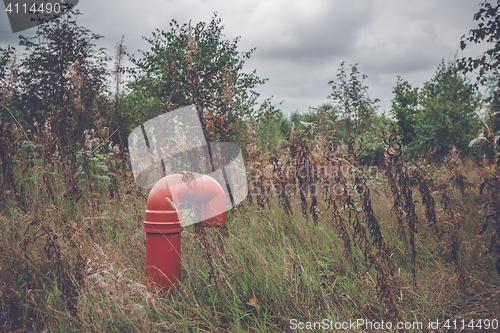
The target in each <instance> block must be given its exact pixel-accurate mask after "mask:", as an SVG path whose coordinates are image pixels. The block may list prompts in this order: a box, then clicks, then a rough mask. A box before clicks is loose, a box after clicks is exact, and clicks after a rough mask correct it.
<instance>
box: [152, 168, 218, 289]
mask: <svg viewBox="0 0 500 333" xmlns="http://www.w3.org/2000/svg"><path fill="white" fill-rule="evenodd" d="M184 175H185V172H182V171H181V172H178V173H176V174H173V175H168V176H166V177H163V178H162V179H160V180H159V181H158V182H157V183H156V184H155V186H153V188H152V189H151V191H150V193H149V196H148V201H147V206H146V214H145V218H144V231H145V232H146V275H147V276H148V279H149V280H150V282H153V283H156V284H158V285H159V286H160V287H162V288H163V289H164V290H168V289H169V288H170V287H171V285H172V284H175V283H176V282H177V281H179V280H180V278H181V232H182V230H183V227H182V224H181V219H180V216H181V214H180V212H179V210H178V209H177V207H180V204H183V203H186V202H190V203H193V204H194V205H196V206H197V207H198V208H201V211H202V216H201V217H200V221H202V223H203V225H204V226H212V227H221V226H225V225H226V218H227V216H226V195H225V193H224V190H223V189H222V187H221V186H220V184H219V183H218V182H217V181H216V180H215V179H213V178H212V177H210V176H207V175H199V174H194V179H192V180H191V181H189V182H188V181H185V180H183V176H184Z"/></svg>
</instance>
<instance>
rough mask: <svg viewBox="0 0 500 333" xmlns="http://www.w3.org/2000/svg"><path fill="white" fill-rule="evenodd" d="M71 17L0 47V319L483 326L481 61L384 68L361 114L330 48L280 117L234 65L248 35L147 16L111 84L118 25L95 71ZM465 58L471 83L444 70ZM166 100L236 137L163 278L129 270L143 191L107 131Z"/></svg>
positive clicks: (494, 290) (232, 326)
mask: <svg viewBox="0 0 500 333" xmlns="http://www.w3.org/2000/svg"><path fill="white" fill-rule="evenodd" d="M498 8H499V7H498V5H497V6H493V5H489V4H483V6H482V9H481V11H480V12H479V13H478V14H477V15H476V16H475V19H476V20H483V19H484V20H486V19H490V21H488V22H493V23H487V24H486V25H479V27H478V29H476V30H473V31H472V32H471V35H470V37H467V38H465V37H464V39H463V41H464V43H466V42H471V41H472V42H474V41H476V40H478V39H484V37H485V36H491V38H490V39H489V40H488V41H489V42H495V41H497V39H498V38H497V34H496V30H494V29H493V28H491V27H496V25H495V24H496V23H495V22H498V18H497V15H498V14H497V13H498ZM483 9H484V10H483ZM73 15H75V14H74V13H69V14H68V15H66V16H64V17H61V18H59V19H57V20H55V21H51V22H49V23H47V24H45V25H41V26H40V28H39V30H38V33H37V35H36V36H37V38H36V39H28V38H23V39H22V40H21V46H23V47H25V50H26V53H25V54H24V55H22V56H19V55H18V53H17V50H15V49H14V48H12V47H9V48H7V49H2V50H0V113H1V114H2V116H1V118H0V119H1V120H0V162H1V167H2V173H1V177H0V188H1V189H2V191H1V192H0V316H1V318H2V321H0V330H1V331H6V332H8V331H36V332H38V331H50V332H52V331H99V332H101V331H103V332H107V331H172V332H178V331H179V332H182V331H189V332H191V331H193V332H199V331H206V332H249V331H252V332H263V331H269V332H292V331H296V328H299V327H300V326H299V322H302V323H306V322H311V323H312V324H310V325H313V326H311V331H321V329H322V328H324V327H325V326H324V325H325V324H324V322H323V320H324V319H326V323H327V324H326V325H327V326H328V327H333V328H336V326H335V325H336V323H340V324H341V323H342V322H348V321H349V320H357V319H360V320H361V319H362V320H364V322H363V323H364V324H363V325H367V322H371V323H372V324H373V323H381V322H382V321H384V322H385V323H387V322H391V323H392V324H393V325H394V326H393V328H392V331H396V330H397V329H396V327H395V326H396V325H397V323H398V322H401V323H407V326H406V327H403V328H402V329H401V330H400V331H407V332H418V331H422V330H429V331H430V330H434V331H440V332H445V331H450V330H453V331H454V330H455V328H454V326H453V325H455V322H454V321H453V320H455V319H456V324H457V325H458V328H457V330H460V328H461V327H462V326H461V325H464V328H465V330H467V329H469V328H470V325H474V327H475V328H476V329H479V328H481V329H485V330H490V331H491V330H493V329H494V328H495V327H497V326H496V325H499V324H500V323H498V321H499V320H500V318H498V314H499V313H500V303H499V301H498V297H497V295H498V293H499V291H500V278H499V274H500V259H499V257H500V237H498V235H500V169H499V168H498V165H499V162H500V160H499V156H500V148H499V143H498V140H499V137H500V135H499V134H500V133H499V129H498V121H497V120H496V118H497V117H498V115H499V114H500V113H499V111H498V110H497V108H496V107H497V105H498V96H497V91H496V90H495V87H496V84H497V83H498V82H500V79H499V77H498V71H497V69H498V63H495V62H494V60H493V59H490V60H491V61H489V62H485V60H484V59H483V58H482V57H480V58H478V59H481V60H479V61H477V65H476V62H475V61H476V60H477V59H475V60H474V59H463V60H460V61H458V62H454V63H445V62H444V61H443V63H442V64H441V65H440V66H439V67H438V68H437V71H436V74H435V76H434V77H433V78H431V79H430V80H429V81H428V82H426V83H425V84H424V86H423V87H422V88H417V87H412V85H411V84H410V83H409V82H406V81H404V80H403V79H402V78H399V80H398V82H397V85H396V87H395V88H394V100H393V106H392V109H391V110H390V115H385V114H382V115H378V114H377V113H376V110H377V107H376V100H371V99H370V98H369V97H368V88H367V87H366V86H363V79H364V78H365V76H364V75H362V74H361V73H360V72H359V71H358V68H357V65H350V66H349V68H350V69H349V70H346V68H345V64H344V63H341V64H340V68H339V71H338V74H337V76H336V79H335V80H332V81H331V82H330V83H329V85H330V86H331V87H332V94H331V95H330V96H329V97H330V98H329V100H328V103H325V104H324V105H321V106H319V107H317V108H311V109H310V110H308V112H306V113H299V112H296V113H292V114H291V116H289V117H287V116H285V115H284V114H283V112H282V111H280V110H278V109H277V107H276V106H274V105H273V104H272V101H271V100H267V101H265V102H264V103H262V104H258V103H257V102H256V97H257V96H258V92H257V87H258V86H259V85H261V84H263V83H264V82H265V80H264V79H260V78H258V77H257V75H256V72H253V73H251V74H245V73H243V72H242V66H243V63H244V61H245V60H247V59H248V58H249V57H250V56H251V53H252V51H250V52H245V53H239V52H238V50H237V46H238V40H237V39H236V40H233V41H228V40H225V39H224V35H223V34H222V31H223V27H222V26H221V24H220V20H219V19H217V17H214V18H213V19H212V21H211V22H210V23H208V24H207V23H203V22H202V23H198V24H196V25H194V26H193V27H191V25H190V23H188V24H185V25H182V26H180V25H178V24H177V23H176V22H172V24H171V31H170V32H164V31H159V30H158V31H155V32H154V33H153V37H152V38H150V39H147V40H148V41H149V42H150V44H151V50H150V51H148V52H143V53H142V56H141V57H139V58H135V56H133V55H130V57H131V59H132V62H133V63H134V65H135V67H133V68H130V69H128V72H129V74H130V75H131V81H130V84H128V85H126V86H123V82H122V81H123V79H122V74H124V73H125V72H126V70H127V69H125V68H123V65H122V64H123V57H124V56H125V55H126V52H125V46H124V45H123V41H122V43H119V44H118V45H117V53H116V56H115V69H114V71H113V72H112V73H109V72H107V71H106V69H105V68H106V66H105V64H106V61H108V60H109V56H108V55H107V54H106V53H105V51H104V50H98V49H96V48H95V46H94V44H93V40H95V39H97V38H101V37H100V36H97V35H95V34H93V33H91V32H90V31H88V30H87V29H85V28H82V27H79V26H78V25H77V24H76V20H75V19H74V17H72V16H73ZM495 20H496V21H495ZM492 29H493V30H492ZM481 33H482V34H483V35H481ZM481 36H483V37H482V38H481ZM497 52H498V50H496V46H494V47H493V48H492V50H491V51H489V52H487V55H488V56H492V57H495V56H496V53H497ZM485 59H486V58H485ZM471 66H472V67H471ZM474 66H475V67H476V68H479V67H480V66H483V67H481V69H484V70H483V71H481V72H480V73H478V77H479V80H477V84H476V82H474V83H471V82H469V81H468V79H467V78H466V77H465V76H464V74H463V73H464V72H465V71H469V70H474ZM486 73H488V74H486ZM29 77H31V78H33V80H31V81H30V80H28V78H29ZM111 80H114V83H115V84H116V89H114V91H113V92H111V90H110V89H109V88H108V87H109V86H111V85H110V84H109V83H110V82H111ZM481 84H483V85H485V86H486V87H488V88H490V90H486V93H483V94H480V93H479V92H478V90H475V89H473V88H474V87H475V86H476V85H481ZM41 86H50V87H52V89H50V90H48V91H42V89H40V87H41ZM325 99H326V98H325ZM185 104H195V105H196V107H197V110H198V113H199V115H200V119H201V121H202V124H203V127H204V129H205V134H206V136H207V139H209V140H219V141H233V142H238V143H239V144H240V145H241V147H242V148H243V150H244V158H245V164H246V166H247V177H248V185H249V195H248V197H247V199H246V200H245V201H244V202H243V203H242V204H241V205H240V206H238V207H237V208H236V209H233V210H232V211H230V212H229V219H228V228H227V230H220V229H217V228H213V229H209V228H207V229H206V230H205V229H202V228H201V227H200V226H199V225H196V226H195V227H189V226H188V227H186V228H185V230H184V231H183V236H182V237H183V245H182V246H183V247H182V249H183V250H182V281H181V282H180V283H179V285H178V287H177V289H175V291H172V292H171V293H169V294H165V293H162V292H161V291H158V290H156V289H154V288H149V287H148V286H147V278H146V276H145V235H144V233H143V231H142V223H143V217H144V209H145V205H146V200H147V192H146V191H145V190H143V189H141V188H139V187H138V186H137V185H136V184H135V183H134V180H133V176H132V172H131V170H130V163H129V158H128V154H127V149H126V147H125V144H124V141H125V138H126V136H127V135H128V134H129V133H130V131H131V130H132V129H134V128H135V126H138V125H140V124H141V123H142V122H144V121H146V120H148V119H150V118H152V117H155V116H156V115H158V114H161V113H164V112H168V111H170V110H172V109H175V108H177V107H178V106H179V107H180V106H184V105H185ZM200 230H202V231H200ZM207 253H209V254H210V255H207ZM479 319H481V321H479ZM485 319H487V320H489V321H485ZM318 321H319V322H320V323H319V324H320V325H318V324H314V323H315V322H318ZM330 321H331V322H330ZM436 321H438V322H439V323H440V324H439V327H437V328H436V327H434V326H433V324H434V323H436ZM294 325H297V326H295V327H294ZM303 325H306V324H303ZM314 325H315V326H314ZM330 325H332V326H330ZM363 325H361V327H359V330H360V331H370V330H371V329H370V328H368V327H369V326H363ZM408 325H409V326H408ZM420 325H421V326H420ZM446 325H448V326H446ZM305 327H306V328H307V326H305ZM348 330H352V329H351V328H348ZM388 330H389V331H391V329H388Z"/></svg>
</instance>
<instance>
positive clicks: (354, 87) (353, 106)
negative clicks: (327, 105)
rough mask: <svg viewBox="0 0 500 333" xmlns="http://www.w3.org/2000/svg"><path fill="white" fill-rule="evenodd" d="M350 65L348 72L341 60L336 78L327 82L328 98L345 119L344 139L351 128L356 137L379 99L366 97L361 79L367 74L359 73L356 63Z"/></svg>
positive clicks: (365, 87)
mask: <svg viewBox="0 0 500 333" xmlns="http://www.w3.org/2000/svg"><path fill="white" fill-rule="evenodd" d="M350 67H351V70H350V73H349V74H348V73H347V71H346V69H345V62H344V61H342V62H341V63H340V68H339V69H338V74H337V79H336V80H332V81H330V82H328V84H329V85H330V86H331V87H332V90H333V91H332V93H331V94H330V96H328V98H330V99H332V100H333V104H334V106H335V107H336V109H337V112H338V114H339V115H340V116H342V117H343V118H344V120H345V126H346V141H348V140H349V137H350V136H351V130H353V132H354V136H355V137H357V135H358V133H359V132H360V131H361V129H362V128H363V127H365V126H367V125H368V123H369V122H370V119H371V118H372V116H373V115H374V114H375V110H376V103H377V102H378V101H379V100H378V99H375V100H374V101H372V100H371V99H370V98H369V97H368V95H367V92H368V87H367V86H364V85H363V80H364V79H366V78H367V77H368V76H366V75H364V74H363V75H361V74H360V73H359V71H358V64H355V65H350ZM351 127H352V129H351Z"/></svg>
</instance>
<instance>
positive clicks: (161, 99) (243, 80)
mask: <svg viewBox="0 0 500 333" xmlns="http://www.w3.org/2000/svg"><path fill="white" fill-rule="evenodd" d="M220 22H221V21H220V19H219V18H217V16H216V15H215V16H214V17H213V18H212V20H211V22H210V23H209V24H206V23H205V22H200V23H198V24H196V26H194V28H192V27H191V25H190V24H184V25H183V26H179V24H177V22H176V21H175V20H173V21H172V22H171V23H170V27H171V30H170V31H169V32H165V31H161V30H158V29H157V30H155V32H153V37H152V38H145V39H146V41H148V42H149V43H150V44H151V50H150V51H146V52H144V51H143V52H142V57H141V58H138V59H137V58H135V57H133V56H131V57H130V60H131V61H132V63H134V65H135V66H136V67H135V68H131V69H130V70H129V72H130V73H131V75H132V78H133V80H132V82H131V83H130V84H129V88H130V89H131V91H130V94H129V96H128V99H129V100H130V99H134V100H135V102H133V103H131V104H132V105H133V104H136V105H147V107H145V108H143V109H142V110H140V111H141V114H139V115H138V116H137V118H136V121H135V123H134V124H132V126H136V125H138V124H139V123H141V122H144V121H146V120H148V119H151V118H153V117H155V116H157V115H158V114H160V113H163V112H166V111H170V110H173V109H175V108H178V107H182V106H185V105H189V104H195V105H196V106H197V109H198V113H199V115H200V119H201V121H202V125H203V126H204V128H205V134H206V135H207V137H208V138H209V139H215V140H217V139H224V140H226V139H227V138H229V137H234V136H237V135H239V133H240V132H241V131H242V130H243V129H244V124H243V123H242V122H241V119H255V118H259V117H260V116H262V115H263V114H264V113H266V111H269V110H270V109H271V110H272V106H270V104H269V103H264V104H263V105H264V107H259V106H258V105H257V102H256V100H257V98H258V96H259V94H258V93H257V92H256V91H255V90H254V88H255V87H256V86H258V85H260V84H263V83H264V82H265V81H266V80H264V79H260V78H259V77H257V75H256V74H255V71H253V72H252V73H244V72H243V71H242V70H243V65H244V63H245V61H246V60H248V59H249V58H250V56H251V54H252V52H253V51H254V50H255V49H253V50H250V51H249V52H244V53H241V54H240V53H239V52H238V51H237V47H238V42H239V38H235V39H234V40H232V41H229V40H227V39H224V35H223V34H222V30H223V26H221V24H220ZM138 111H139V110H138Z"/></svg>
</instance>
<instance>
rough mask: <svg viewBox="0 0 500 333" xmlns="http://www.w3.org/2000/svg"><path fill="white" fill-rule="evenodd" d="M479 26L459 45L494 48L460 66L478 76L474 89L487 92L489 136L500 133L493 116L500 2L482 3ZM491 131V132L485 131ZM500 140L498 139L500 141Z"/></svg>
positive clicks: (499, 96)
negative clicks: (483, 45) (482, 44)
mask: <svg viewBox="0 0 500 333" xmlns="http://www.w3.org/2000/svg"><path fill="white" fill-rule="evenodd" d="M473 19H474V21H477V22H479V23H478V26H477V27H476V28H475V29H472V30H470V31H469V35H468V36H467V37H466V36H465V35H464V36H462V40H461V41H460V47H461V49H462V50H463V49H465V48H466V47H467V45H468V44H470V43H474V44H477V43H481V42H486V43H489V44H491V48H490V49H488V50H487V51H485V52H484V53H483V55H481V56H479V57H477V58H472V57H468V58H463V59H461V60H460V62H459V67H460V69H462V70H463V72H464V73H471V72H476V82H475V83H474V87H475V88H476V89H478V88H479V86H483V87H485V88H486V92H487V95H486V102H487V103H488V104H489V108H488V114H487V115H486V117H484V120H481V121H483V122H484V124H483V129H484V131H483V133H482V135H483V136H485V135H486V136H488V135H489V133H497V132H500V119H499V117H498V116H493V114H495V113H497V112H498V111H499V110H500V0H497V1H496V4H493V3H490V2H488V1H485V2H483V3H481V8H480V9H479V11H478V12H477V13H476V14H475V15H474V17H473ZM486 128H488V130H486ZM498 137H500V135H499V136H497V138H498ZM495 143H496V142H493V146H494V144H495ZM498 156H499V155H496V154H495V153H493V155H492V156H491V158H492V159H498V160H495V163H494V164H500V157H498Z"/></svg>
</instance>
